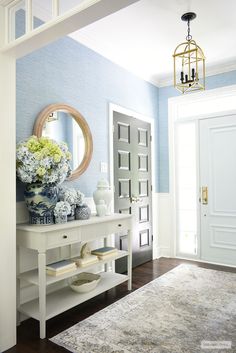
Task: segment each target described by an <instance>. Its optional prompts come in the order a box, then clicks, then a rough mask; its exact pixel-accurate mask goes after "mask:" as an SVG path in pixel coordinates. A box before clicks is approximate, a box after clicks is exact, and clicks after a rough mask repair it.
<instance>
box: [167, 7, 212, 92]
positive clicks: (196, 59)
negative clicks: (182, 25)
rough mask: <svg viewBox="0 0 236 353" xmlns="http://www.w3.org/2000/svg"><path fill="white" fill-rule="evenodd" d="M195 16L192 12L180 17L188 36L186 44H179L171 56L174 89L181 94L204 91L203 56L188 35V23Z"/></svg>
mask: <svg viewBox="0 0 236 353" xmlns="http://www.w3.org/2000/svg"><path fill="white" fill-rule="evenodd" d="M196 16H197V15H196V14H195V13H194V12H187V13H185V14H184V15H182V17H181V20H182V21H186V22H187V25H188V34H187V37H186V42H184V43H181V44H179V45H178V46H177V47H176V49H175V51H174V54H173V58H174V87H176V88H177V89H178V90H179V91H180V92H182V93H187V92H191V91H197V90H204V89H205V56H204V53H203V51H202V49H201V48H200V47H199V46H198V45H197V44H196V42H195V41H194V40H193V39H192V36H191V34H190V21H192V20H194V19H195V18H196Z"/></svg>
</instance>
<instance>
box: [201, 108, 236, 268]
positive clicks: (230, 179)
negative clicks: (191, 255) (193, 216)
mask: <svg viewBox="0 0 236 353" xmlns="http://www.w3.org/2000/svg"><path fill="white" fill-rule="evenodd" d="M200 185H201V258H202V259H203V260H207V261H212V262H218V263H224V264H229V265H236V116H235V115H233V116H225V117H219V118H213V119H205V120H203V121H201V122H200Z"/></svg>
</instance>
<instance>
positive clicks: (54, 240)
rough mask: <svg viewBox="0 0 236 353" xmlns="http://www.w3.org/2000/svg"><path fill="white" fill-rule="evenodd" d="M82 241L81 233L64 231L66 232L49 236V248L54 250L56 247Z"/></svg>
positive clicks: (51, 233) (53, 233)
mask: <svg viewBox="0 0 236 353" xmlns="http://www.w3.org/2000/svg"><path fill="white" fill-rule="evenodd" d="M80 240H81V236H80V231H79V230H78V229H75V230H71V229H70V230H66V229H65V230H64V231H59V232H58V231H55V232H50V233H49V234H48V235H47V248H52V247H55V246H63V245H66V244H70V243H73V242H77V241H80Z"/></svg>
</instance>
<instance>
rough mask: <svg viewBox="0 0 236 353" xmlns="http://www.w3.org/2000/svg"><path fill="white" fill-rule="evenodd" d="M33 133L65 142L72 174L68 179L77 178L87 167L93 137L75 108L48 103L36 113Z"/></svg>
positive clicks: (90, 155) (91, 150) (90, 156)
mask: <svg viewBox="0 0 236 353" xmlns="http://www.w3.org/2000/svg"><path fill="white" fill-rule="evenodd" d="M33 134H34V135H36V136H37V137H41V136H47V137H49V138H51V139H53V140H56V141H63V142H66V143H67V145H68V148H69V150H70V152H71V155H72V159H71V168H72V174H71V176H70V177H69V178H68V180H74V179H76V178H78V177H79V176H80V175H81V174H82V173H83V172H84V171H85V170H86V169H87V167H88V165H89V163H90V161H91V158H92V152H93V139H92V134H91V131H90V129H89V126H88V124H87V122H86V120H85V119H84V117H83V116H82V115H81V114H80V113H79V112H78V111H77V110H76V109H74V108H72V107H70V106H69V105H66V104H51V105H48V106H47V107H46V108H45V109H43V110H42V111H41V112H40V114H39V115H38V117H37V119H36V121H35V124H34V129H33Z"/></svg>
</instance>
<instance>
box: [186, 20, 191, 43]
mask: <svg viewBox="0 0 236 353" xmlns="http://www.w3.org/2000/svg"><path fill="white" fill-rule="evenodd" d="M191 39H192V36H191V34H190V20H188V35H187V37H186V40H187V41H190V40H191Z"/></svg>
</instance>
